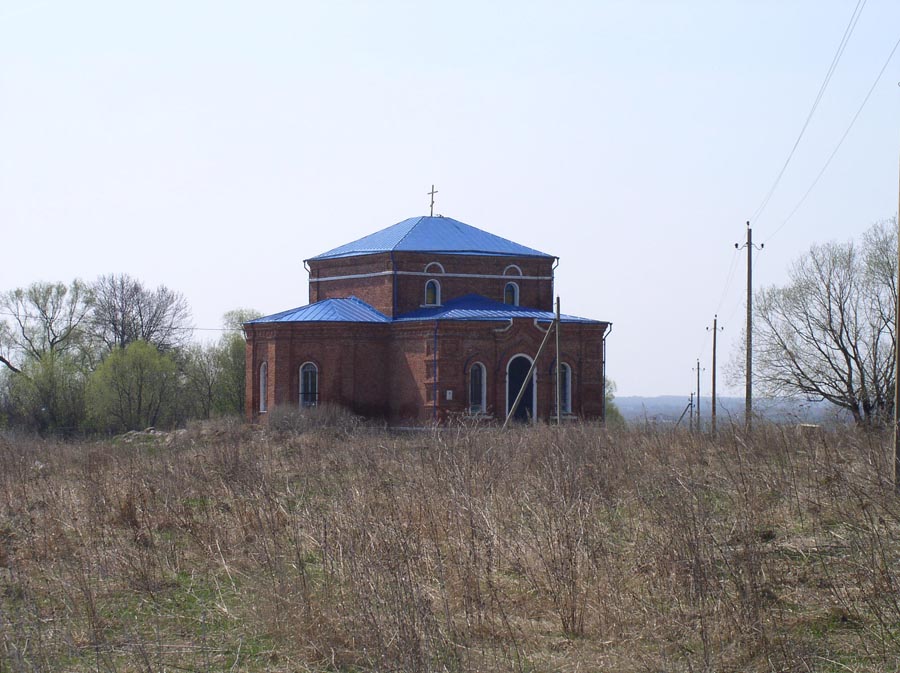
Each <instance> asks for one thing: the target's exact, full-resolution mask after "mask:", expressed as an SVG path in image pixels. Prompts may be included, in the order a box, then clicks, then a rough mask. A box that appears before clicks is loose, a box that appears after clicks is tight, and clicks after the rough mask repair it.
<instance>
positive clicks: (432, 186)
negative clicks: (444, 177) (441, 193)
mask: <svg viewBox="0 0 900 673" xmlns="http://www.w3.org/2000/svg"><path fill="white" fill-rule="evenodd" d="M437 193H438V190H436V189H435V188H434V185H431V191H430V192H426V194H430V195H431V217H434V195H435V194H437Z"/></svg>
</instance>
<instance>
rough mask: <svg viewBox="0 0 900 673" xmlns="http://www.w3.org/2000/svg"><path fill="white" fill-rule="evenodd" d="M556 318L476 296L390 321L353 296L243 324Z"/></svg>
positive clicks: (574, 320)
mask: <svg viewBox="0 0 900 673" xmlns="http://www.w3.org/2000/svg"><path fill="white" fill-rule="evenodd" d="M555 317H556V314H555V313H553V311H541V310H538V309H536V308H527V307H525V306H510V305H509V304H502V303H500V302H498V301H494V300H492V299H488V298H486V297H482V296H481V295H480V294H468V295H465V296H464V297H459V298H457V299H451V300H449V301H447V302H446V303H445V304H444V305H443V306H429V307H427V308H420V309H417V310H415V311H412V312H410V313H404V314H403V315H401V316H397V317H396V318H395V319H394V320H393V321H392V320H391V319H390V318H388V317H387V316H386V315H384V314H383V313H381V311H378V310H376V309H374V308H372V307H371V306H369V304H367V303H366V302H364V301H362V300H361V299H357V298H356V297H348V298H346V299H324V300H322V301H319V302H316V303H315V304H309V305H307V306H301V307H299V308H292V309H290V310H289V311H282V312H281V313H275V314H273V315H267V316H265V317H262V318H257V319H256V320H251V321H249V322H248V323H247V324H248V325H255V324H261V323H273V322H355V323H389V322H416V321H422V322H427V321H431V320H460V321H469V322H471V321H476V322H478V321H483V322H500V321H504V320H510V319H516V318H525V319H527V320H534V319H537V320H540V321H543V322H550V321H551V320H553V319H554V318H555ZM560 320H562V322H564V323H580V324H587V325H599V324H602V321H600V320H591V319H590V318H579V317H578V316H574V315H561V316H560Z"/></svg>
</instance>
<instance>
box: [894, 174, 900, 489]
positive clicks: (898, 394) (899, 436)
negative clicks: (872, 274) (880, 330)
mask: <svg viewBox="0 0 900 673" xmlns="http://www.w3.org/2000/svg"><path fill="white" fill-rule="evenodd" d="M897 203H898V204H900V184H898V190H897ZM897 227H898V230H900V209H898V211H897ZM897 270H898V277H897V286H898V292H897V306H895V307H894V357H895V360H894V491H895V492H896V493H900V331H898V330H900V234H898V237H897Z"/></svg>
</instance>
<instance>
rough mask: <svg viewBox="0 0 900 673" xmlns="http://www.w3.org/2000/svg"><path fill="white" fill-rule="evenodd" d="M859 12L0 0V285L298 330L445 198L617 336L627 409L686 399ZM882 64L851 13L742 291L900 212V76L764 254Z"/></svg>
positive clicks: (614, 354)
mask: <svg viewBox="0 0 900 673" xmlns="http://www.w3.org/2000/svg"><path fill="white" fill-rule="evenodd" d="M856 5H857V3H856V0H846V1H841V2H838V1H835V0H814V1H813V0H745V1H741V2H738V1H733V0H732V1H730V0H715V1H712V0H710V1H707V2H699V1H697V2H678V1H676V0H666V1H662V0H657V1H649V0H648V1H637V0H628V1H624V0H623V1H619V2H609V1H596V2H566V1H562V2H552V3H551V2H542V3H534V2H521V1H519V2H494V3H486V2H460V1H456V2H452V3H449V2H444V3H429V2H393V1H390V0H387V1H385V2H378V3H369V2H343V1H340V0H338V1H335V0H329V1H327V2H324V1H323V2H254V3H250V2H221V1H215V2H191V1H180V2H145V3H132V2H128V3H125V2H113V1H111V0H107V1H100V0H80V1H79V2H60V1H46V2H42V1H39V0H0V232H2V233H0V246H2V251H3V253H2V264H0V289H4V290H5V289H12V288H14V287H17V286H24V285H27V284H28V283H30V282H33V281H36V280H63V281H67V282H68V281H71V280H72V279H73V278H75V277H79V278H83V279H86V280H90V279H93V278H95V277H96V276H97V275H99V274H101V273H110V272H127V273H130V274H132V275H134V276H136V277H139V278H141V279H142V280H143V281H144V282H145V283H147V284H149V285H156V284H160V283H163V284H166V285H168V286H169V287H171V288H173V289H175V290H178V291H181V292H183V293H184V294H185V295H186V297H187V298H188V300H189V301H190V303H191V306H192V308H193V311H194V319H195V323H196V325H197V326H199V327H218V326H220V318H221V315H222V314H223V313H224V312H225V311H227V310H229V309H232V308H235V307H239V306H241V307H252V308H256V309H257V310H259V311H262V312H264V313H272V312H276V311H279V310H283V309H287V308H291V307H294V306H299V305H302V304H305V303H306V301H307V285H306V273H305V271H304V269H303V265H302V260H303V259H305V258H307V257H311V256H314V255H316V254H318V253H320V252H323V251H325V250H328V249H330V248H333V247H335V246H337V245H340V244H342V243H346V242H348V241H350V240H353V239H355V238H358V237H360V236H363V235H365V234H368V233H371V232H373V231H375V230H377V229H381V228H383V227H386V226H388V225H390V224H393V223H395V222H399V221H400V220H403V219H405V218H407V217H411V216H414V215H421V214H426V213H427V207H428V197H427V196H426V194H425V192H427V191H428V190H429V188H430V186H431V184H432V183H434V184H436V185H437V189H438V190H439V194H438V195H437V206H436V212H440V213H443V214H445V215H448V216H452V217H455V218H457V219H460V220H462V221H464V222H467V223H469V224H472V225H474V226H477V227H480V228H483V229H486V230H489V231H491V232H493V233H496V234H499V235H501V236H505V237H507V238H512V239H514V240H516V241H518V242H520V243H523V244H525V245H528V246H531V247H535V248H538V249H541V250H545V251H547V252H550V253H552V254H555V255H558V256H559V257H560V265H559V268H558V270H557V278H558V291H559V293H560V295H561V297H562V304H563V310H564V311H565V312H567V313H574V314H578V315H583V316H588V317H594V318H601V319H606V320H611V321H613V322H614V324H615V326H614V329H613V333H612V336H611V337H610V340H609V351H608V354H609V373H610V375H611V376H612V378H614V379H615V380H616V381H617V383H618V386H619V392H620V394H623V395H629V394H670V393H671V394H685V395H687V393H688V392H689V391H690V390H691V389H692V387H693V385H694V374H693V373H692V367H693V366H694V364H695V361H696V359H697V358H698V357H702V358H703V360H704V362H703V366H705V367H706V368H707V371H706V372H705V373H704V380H703V384H702V385H703V388H704V390H706V391H708V390H709V371H708V370H709V362H708V360H709V357H710V350H711V349H710V346H709V340H708V336H707V332H706V331H705V328H706V326H707V325H710V324H711V322H712V318H713V314H714V313H715V312H716V311H718V313H719V317H720V324H721V325H724V327H725V331H724V332H723V334H722V339H721V341H720V361H721V360H725V359H727V358H728V357H729V356H730V351H731V349H732V341H733V340H734V339H736V338H737V337H738V336H739V334H740V329H741V323H742V320H743V316H742V310H743V292H744V289H743V278H744V273H745V270H744V258H743V257H742V256H740V257H738V256H737V255H738V253H736V252H735V250H734V247H733V244H734V243H735V242H739V241H740V242H742V241H743V240H744V236H745V226H744V221H745V220H747V219H748V218H750V216H751V215H752V214H753V212H754V211H755V210H756V209H757V206H758V205H759V204H760V202H761V201H762V200H763V197H764V196H765V195H766V193H767V191H768V190H769V187H770V186H771V185H772V182H773V181H774V179H775V176H776V175H777V174H778V171H779V170H780V168H781V166H782V164H783V162H784V160H785V158H786V156H787V154H788V152H789V151H790V148H791V146H792V145H793V143H794V140H795V139H796V137H797V134H798V132H799V131H800V128H801V126H802V124H803V121H804V120H805V118H806V115H807V113H808V111H809V109H810V106H811V104H812V102H813V100H814V98H815V96H816V93H817V91H818V89H819V86H820V84H821V82H822V80H823V78H824V76H825V73H826V71H827V69H828V66H829V64H830V63H831V60H832V57H833V55H834V53H835V50H836V48H837V46H838V44H839V42H840V40H841V36H842V35H843V33H844V29H845V28H846V26H847V24H848V21H849V20H850V17H851V14H852V13H853V11H854V7H856ZM898 38H900V3H898V2H896V0H869V1H868V2H867V3H866V4H865V7H864V10H863V12H862V14H861V16H860V18H859V21H858V23H857V25H856V28H855V31H854V33H853V35H852V37H851V39H850V42H849V44H848V46H847V48H846V51H845V52H844V54H843V57H842V60H841V61H840V63H839V65H838V67H837V70H836V72H835V74H834V77H833V79H832V81H831V83H830V86H829V89H828V91H827V92H826V94H825V96H824V98H823V100H822V102H821V104H820V107H819V110H818V112H817V113H816V116H815V117H814V118H813V120H812V123H811V124H810V127H809V129H808V130H807V132H806V135H805V136H804V138H803V141H802V142H801V144H800V146H799V148H798V150H797V153H796V155H795V157H794V159H793V161H792V162H791V164H790V166H789V167H788V169H787V172H786V173H785V176H784V179H783V180H782V182H781V184H780V186H779V188H778V190H777V191H776V192H775V195H774V196H773V198H772V200H771V201H770V203H769V204H768V206H767V208H766V209H765V211H764V212H763V213H762V216H761V217H760V218H759V219H758V221H756V222H755V223H754V236H755V238H756V239H757V240H760V241H767V244H766V249H765V252H764V253H763V254H762V255H761V256H760V258H759V261H758V264H757V266H756V270H755V277H756V279H757V280H758V282H759V283H760V284H771V283H778V282H781V281H783V279H784V278H785V274H786V270H787V268H788V266H789V264H790V262H791V260H792V259H794V258H796V257H797V256H798V255H799V254H801V253H802V252H803V251H804V250H805V249H807V248H808V247H809V245H810V244H811V243H813V242H815V241H820V242H821V241H826V240H830V239H848V238H852V237H857V236H859V234H861V233H862V232H863V231H864V230H865V229H866V228H867V227H868V226H869V225H870V224H871V223H872V222H874V221H876V220H880V219H884V218H888V217H891V216H893V215H894V214H895V213H896V211H897V199H898V196H897V189H898V153H900V88H898V86H897V82H898V80H900V54H898V55H897V56H896V57H895V59H894V60H893V61H892V62H891V64H890V65H889V66H888V70H887V71H886V72H885V75H884V77H883V79H882V80H881V82H880V84H879V86H878V87H877V88H876V89H875V91H874V93H873V95H872V97H871V99H870V100H869V102H868V104H867V106H866V108H865V109H864V111H863V113H862V115H861V116H860V118H859V120H858V121H857V123H856V125H855V127H854V128H853V130H852V131H851V133H850V135H849V136H848V137H847V140H846V141H845V143H844V145H843V147H842V148H841V150H840V152H839V153H838V154H837V156H836V157H835V159H834V161H833V163H832V164H831V166H830V168H829V170H828V171H827V172H826V174H825V175H824V177H823V178H822V180H821V182H820V183H819V184H818V186H817V187H816V189H815V190H814V191H813V192H812V193H811V194H810V197H809V199H808V200H807V201H806V203H805V204H804V205H803V207H802V208H801V209H800V210H799V211H798V212H797V214H796V215H795V216H794V217H793V219H792V220H791V221H790V222H789V223H788V224H787V225H786V226H785V227H784V228H782V229H781V230H780V231H779V232H778V233H777V234H776V235H774V236H773V234H774V233H775V230H776V229H777V228H778V227H779V225H781V224H782V222H783V221H784V219H785V218H786V217H787V215H788V214H789V213H790V211H791V210H793V208H794V206H795V205H796V204H797V202H798V201H799V200H800V198H801V197H802V195H803V193H804V192H805V191H806V190H807V188H808V187H809V185H810V184H811V182H812V180H813V179H814V178H815V176H816V174H817V173H818V171H819V169H820V168H821V167H822V165H823V164H824V162H825V160H826V158H827V157H828V155H829V154H830V153H831V151H832V149H833V148H834V146H835V144H836V143H837V141H838V140H839V139H840V136H841V135H842V134H843V132H844V130H845V129H846V128H847V125H848V124H849V123H850V120H851V118H852V116H853V114H854V113H855V112H856V110H857V108H858V106H859V105H860V103H861V102H862V99H863V97H864V96H865V94H866V92H867V91H868V89H869V87H870V86H871V84H872V82H873V81H874V78H875V76H876V75H877V73H878V71H879V69H880V68H881V66H882V65H883V63H884V61H885V59H886V58H887V56H888V54H889V52H890V51H891V48H892V47H893V45H894V43H895V42H896V41H897V39H898ZM770 237H771V238H770ZM597 260H599V262H598V261H597ZM730 271H731V272H732V273H731V274H730V276H731V282H730V283H726V281H727V279H728V278H729V272H730ZM201 334H202V335H203V336H204V337H206V338H212V337H214V336H215V333H214V332H205V333H201ZM738 392H739V391H738Z"/></svg>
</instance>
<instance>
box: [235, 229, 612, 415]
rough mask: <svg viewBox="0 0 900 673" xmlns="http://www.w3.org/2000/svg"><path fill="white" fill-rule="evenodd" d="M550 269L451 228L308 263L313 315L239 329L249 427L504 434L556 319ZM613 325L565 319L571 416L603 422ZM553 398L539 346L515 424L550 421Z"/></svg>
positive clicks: (507, 245)
mask: <svg viewBox="0 0 900 673" xmlns="http://www.w3.org/2000/svg"><path fill="white" fill-rule="evenodd" d="M556 261H557V258H556V257H554V256H552V255H548V254H546V253H544V252H540V251H539V250H535V249H532V248H528V247H526V246H523V245H520V244H518V243H514V242H513V241H510V240H507V239H504V238H501V237H499V236H495V235H493V234H490V233H488V232H486V231H483V230H481V229H477V228H475V227H472V226H470V225H467V224H464V223H462V222H459V221H457V220H454V219H452V218H449V217H443V216H423V217H414V218H410V219H408V220H404V221H403V222H400V223H398V224H395V225H393V226H390V227H387V228H386V229H383V230H381V231H378V232H375V233H374V234H371V235H369V236H366V237H364V238H361V239H359V240H357V241H353V242H352V243H348V244H346V245H342V246H340V247H338V248H335V249H333V250H330V251H328V252H325V253H322V254H321V255H318V256H316V257H312V258H310V259H308V260H306V261H305V263H304V265H305V266H306V268H307V269H308V270H309V304H308V305H306V306H302V307H300V308H295V309H291V310H288V311H283V312H281V313H276V314H274V315H270V316H266V317H263V318H258V319H256V320H252V321H250V322H248V323H245V324H244V331H245V333H246V336H247V377H246V380H247V388H246V401H247V404H246V409H247V416H248V419H249V420H250V421H252V422H263V423H264V422H266V420H267V414H268V413H269V412H270V411H271V410H272V409H274V408H275V407H276V406H280V405H291V406H294V407H314V406H317V405H320V404H329V405H338V406H342V407H345V408H347V409H349V410H351V411H353V412H354V413H357V414H360V415H363V416H366V417H369V418H377V419H383V420H385V421H387V422H388V423H390V424H414V425H427V424H432V423H444V422H446V421H447V420H448V419H450V418H453V417H460V416H469V417H477V418H483V419H491V418H493V419H497V420H498V421H499V422H502V421H503V419H504V418H505V416H506V414H507V412H508V410H509V409H511V408H512V405H513V402H514V400H515V397H516V394H517V393H518V391H519V389H520V388H521V386H522V384H523V383H524V382H525V379H526V376H527V374H528V370H529V369H530V368H531V364H532V362H533V358H534V357H535V355H536V353H537V351H538V348H539V346H540V343H541V341H542V339H543V338H544V335H545V333H546V331H547V329H548V328H549V327H550V325H551V323H552V321H553V320H554V318H555V314H554V313H553V272H554V266H555V263H556ZM610 325H611V323H608V322H604V321H600V320H592V319H588V318H579V317H576V316H569V315H563V316H561V330H560V332H561V337H560V343H561V347H560V350H561V354H562V355H561V358H560V359H561V364H562V366H561V377H560V378H561V386H560V388H561V391H562V395H561V405H560V406H561V408H562V413H563V416H564V417H571V418H582V419H603V417H604V412H605V405H604V383H605V376H606V358H605V354H606V335H607V334H608V331H609V328H610ZM555 391H556V352H555V349H554V348H545V350H544V352H543V353H542V354H541V356H540V359H539V360H538V362H537V365H536V366H535V368H534V371H533V373H532V376H531V380H530V381H528V383H527V387H526V390H525V394H524V396H523V399H522V402H521V404H520V406H519V408H518V410H517V412H516V419H517V420H522V421H528V420H530V421H536V420H551V419H555V417H556V392H555Z"/></svg>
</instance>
